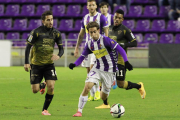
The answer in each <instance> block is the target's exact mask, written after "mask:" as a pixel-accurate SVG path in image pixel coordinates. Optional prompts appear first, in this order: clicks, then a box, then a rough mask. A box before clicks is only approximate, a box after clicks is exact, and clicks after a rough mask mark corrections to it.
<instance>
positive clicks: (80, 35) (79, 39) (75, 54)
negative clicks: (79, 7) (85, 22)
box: [74, 28, 85, 57]
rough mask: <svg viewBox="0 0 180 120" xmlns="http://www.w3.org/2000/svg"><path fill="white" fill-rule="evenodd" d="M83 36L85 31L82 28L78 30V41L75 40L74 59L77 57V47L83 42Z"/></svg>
mask: <svg viewBox="0 0 180 120" xmlns="http://www.w3.org/2000/svg"><path fill="white" fill-rule="evenodd" d="M84 34H85V29H83V28H82V29H81V30H80V32H79V35H78V39H77V43H76V47H75V50H74V56H75V57H77V56H78V53H79V46H80V44H81V43H82V41H83V38H84Z"/></svg>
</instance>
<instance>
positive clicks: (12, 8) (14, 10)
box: [5, 4, 20, 17]
mask: <svg viewBox="0 0 180 120" xmlns="http://www.w3.org/2000/svg"><path fill="white" fill-rule="evenodd" d="M19 10H20V6H19V5H17V4H16V5H8V6H7V7H6V13H5V16H9V17H11V16H18V15H19Z"/></svg>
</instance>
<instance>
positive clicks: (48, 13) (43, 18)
mask: <svg viewBox="0 0 180 120" xmlns="http://www.w3.org/2000/svg"><path fill="white" fill-rule="evenodd" d="M47 15H53V14H52V11H49V10H48V11H45V12H44V13H43V14H42V15H41V19H42V20H45V19H46V16H47Z"/></svg>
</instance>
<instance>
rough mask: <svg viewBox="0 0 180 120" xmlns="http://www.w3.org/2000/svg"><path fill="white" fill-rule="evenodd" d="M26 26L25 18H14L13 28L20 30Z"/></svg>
mask: <svg viewBox="0 0 180 120" xmlns="http://www.w3.org/2000/svg"><path fill="white" fill-rule="evenodd" d="M26 28H27V19H16V20H15V21H14V27H13V30H17V31H22V30H26Z"/></svg>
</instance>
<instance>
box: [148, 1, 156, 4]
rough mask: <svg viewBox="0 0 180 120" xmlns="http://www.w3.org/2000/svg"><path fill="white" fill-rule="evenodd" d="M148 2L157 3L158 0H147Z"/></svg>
mask: <svg viewBox="0 0 180 120" xmlns="http://www.w3.org/2000/svg"><path fill="white" fill-rule="evenodd" d="M148 3H151V4H157V3H158V0H149V1H148Z"/></svg>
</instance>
